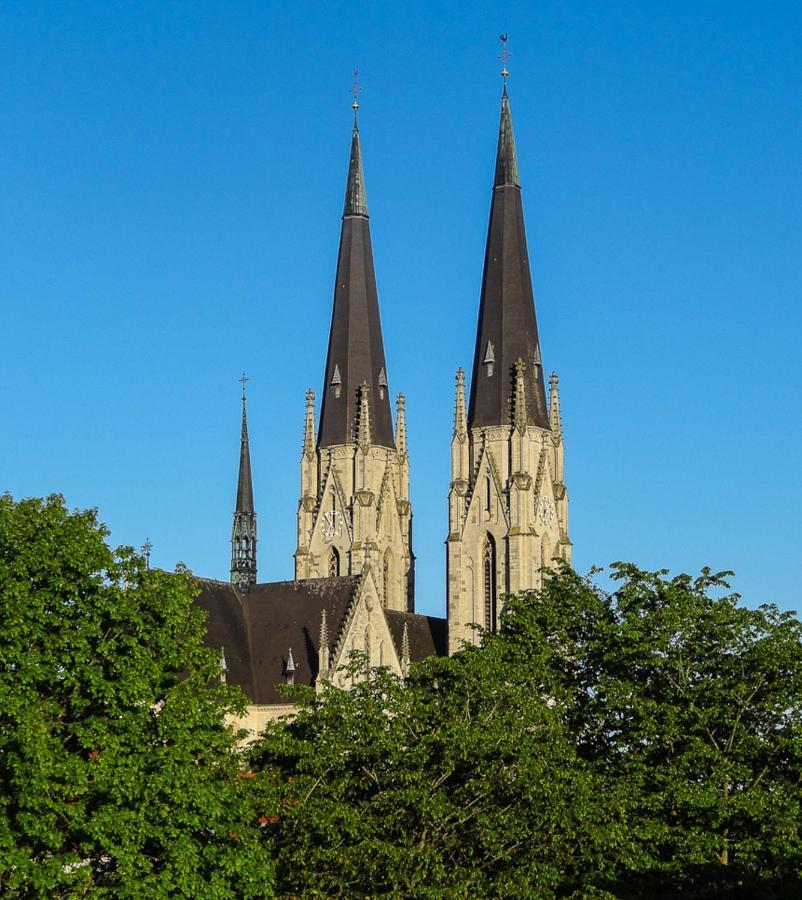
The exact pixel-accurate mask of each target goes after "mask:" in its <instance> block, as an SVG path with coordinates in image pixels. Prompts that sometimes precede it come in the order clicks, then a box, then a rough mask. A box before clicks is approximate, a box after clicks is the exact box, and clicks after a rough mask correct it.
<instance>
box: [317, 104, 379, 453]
mask: <svg viewBox="0 0 802 900" xmlns="http://www.w3.org/2000/svg"><path fill="white" fill-rule="evenodd" d="M354 105H355V109H354V131H353V136H352V138H351V158H350V162H349V164H348V182H347V184H346V188H345V208H344V210H343V219H342V230H341V232H340V252H339V256H338V258H337V278H336V282H335V285H334V309H333V311H332V316H331V331H330V332H329V350H328V357H327V359H326V376H325V381H324V383H323V401H322V406H321V410H320V429H319V431H318V446H319V447H332V446H335V445H337V444H351V443H353V442H354V440H355V439H356V433H355V425H356V420H357V414H358V412H359V391H360V387H361V385H362V384H363V383H364V382H366V383H367V384H368V387H369V391H368V395H369V398H370V399H369V403H370V423H371V432H372V433H371V439H372V443H373V444H379V445H380V446H382V447H395V443H394V441H393V420H392V415H391V413H390V391H389V387H388V384H387V374H386V373H387V364H386V362H385V360H384V344H383V341H382V329H381V320H380V317H379V298H378V294H377V292H376V275H375V272H374V270H373V250H372V247H371V242H370V222H369V220H368V206H367V195H366V193H365V178H364V175H363V173H362V153H361V150H360V146H359V128H358V127H357V122H356V108H358V106H357V104H356V102H355V104H354Z"/></svg>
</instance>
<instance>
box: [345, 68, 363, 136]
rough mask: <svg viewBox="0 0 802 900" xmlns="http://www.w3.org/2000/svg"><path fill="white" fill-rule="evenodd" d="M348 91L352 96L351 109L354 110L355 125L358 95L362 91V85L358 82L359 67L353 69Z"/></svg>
mask: <svg viewBox="0 0 802 900" xmlns="http://www.w3.org/2000/svg"><path fill="white" fill-rule="evenodd" d="M348 93H349V94H351V96H352V97H353V98H354V102H353V103H352V104H351V109H353V111H354V125H356V114H357V110H358V109H359V95H360V94H361V93H362V85H360V83H359V69H354V81H353V83H352V84H351V90H350V91H349V92H348Z"/></svg>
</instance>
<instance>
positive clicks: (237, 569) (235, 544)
mask: <svg viewBox="0 0 802 900" xmlns="http://www.w3.org/2000/svg"><path fill="white" fill-rule="evenodd" d="M248 380H249V379H248V376H247V375H246V374H245V373H244V372H243V373H242V377H241V378H240V379H239V381H240V384H242V430H241V435H240V453H239V476H238V478H237V501H236V506H235V508H234V525H233V527H232V529H231V583H232V584H235V585H237V586H238V587H239V588H241V589H247V588H248V587H250V586H251V585H252V584H255V583H256V512H255V511H254V506H253V477H252V474H251V452H250V447H249V442H248V412H247V408H246V400H247V398H246V395H245V385H246V384H247V382H248Z"/></svg>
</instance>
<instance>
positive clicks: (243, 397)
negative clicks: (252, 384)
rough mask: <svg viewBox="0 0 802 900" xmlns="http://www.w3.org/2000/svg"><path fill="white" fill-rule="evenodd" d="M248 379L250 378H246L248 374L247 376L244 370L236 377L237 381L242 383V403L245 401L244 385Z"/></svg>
mask: <svg viewBox="0 0 802 900" xmlns="http://www.w3.org/2000/svg"><path fill="white" fill-rule="evenodd" d="M250 380H251V379H250V378H248V376H247V375H246V374H245V373H244V372H243V373H242V375H240V377H239V378H238V379H237V381H238V382H239V383H240V384H241V385H242V401H243V403H244V402H245V385H246V384H247V383H248V382H249V381H250Z"/></svg>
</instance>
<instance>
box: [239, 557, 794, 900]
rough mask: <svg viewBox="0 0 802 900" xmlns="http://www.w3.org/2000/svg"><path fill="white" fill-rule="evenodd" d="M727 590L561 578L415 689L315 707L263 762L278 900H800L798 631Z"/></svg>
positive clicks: (278, 735)
mask: <svg viewBox="0 0 802 900" xmlns="http://www.w3.org/2000/svg"><path fill="white" fill-rule="evenodd" d="M727 574H728V573H721V574H713V573H711V572H709V571H703V572H702V574H701V575H700V576H699V577H698V578H690V577H689V576H686V575H681V576H678V577H674V578H670V577H668V575H667V573H666V572H643V571H641V570H639V569H638V568H636V567H635V566H632V565H628V564H616V565H614V566H613V577H614V578H615V579H616V581H617V584H616V588H615V590H613V591H612V592H605V591H603V590H601V589H600V588H599V587H598V586H596V585H594V584H593V582H592V581H591V580H590V579H587V578H582V577H580V576H579V575H577V574H576V573H575V572H573V571H572V570H570V569H569V568H567V567H562V568H560V569H558V570H557V571H555V572H553V573H551V575H550V576H549V577H548V578H547V579H546V583H545V586H544V588H543V589H542V590H539V591H527V592H524V593H522V594H519V595H517V596H513V597H508V598H507V599H506V610H505V613H504V616H503V620H502V625H501V628H500V631H499V633H498V634H490V633H485V634H483V635H482V638H481V642H480V644H479V645H478V646H476V647H470V646H466V647H465V648H464V649H463V651H462V652H461V653H459V654H457V655H455V656H454V657H452V658H449V659H430V660H427V661H426V662H425V663H423V664H421V665H419V666H417V667H415V668H414V669H413V673H412V676H411V677H410V679H409V680H408V681H407V683H406V684H402V683H401V682H400V681H399V680H398V679H396V678H394V677H393V676H391V675H389V673H387V672H374V673H373V674H372V675H371V677H370V678H369V679H367V680H363V681H362V682H361V683H357V684H356V685H355V686H354V687H353V688H352V689H351V690H350V691H348V692H344V691H340V690H337V689H335V688H328V689H327V690H326V691H325V692H324V693H323V695H322V697H319V698H315V697H314V696H313V695H312V694H311V693H307V695H306V698H305V701H304V700H303V698H302V702H305V705H304V706H303V708H302V709H301V711H300V713H299V714H298V716H297V717H296V718H295V719H294V720H293V721H292V722H290V723H288V724H276V725H273V726H271V727H270V728H269V729H268V731H267V733H266V735H265V737H264V740H263V741H262V742H261V743H260V744H259V745H258V747H257V748H256V749H255V756H254V765H255V769H256V770H257V771H258V772H259V773H260V775H259V778H260V784H261V785H263V787H264V788H265V789H266V790H268V791H272V792H276V793H277V794H278V795H279V796H280V798H281V799H280V802H279V804H278V806H277V807H276V808H275V811H274V813H273V815H272V816H271V824H270V828H269V829H268V830H269V833H270V840H271V841H272V842H273V852H274V853H275V855H276V858H277V863H278V877H279V890H280V892H282V893H287V894H290V895H303V896H360V895H373V896H383V895H394V896H421V897H423V896H499V897H503V896H522V894H523V895H529V896H538V897H549V896H571V895H575V896H583V897H584V896H612V897H639V896H649V897H659V896H665V897H673V896H677V895H682V896H688V897H700V898H701V897H710V896H724V895H726V896H743V897H760V896H763V897H773V896H777V897H780V896H787V893H788V891H789V890H791V889H793V890H797V891H798V890H799V889H800V885H802V881H800V876H802V830H801V829H802V806H801V804H802V789H801V776H802V741H800V738H801V737H802V732H800V724H802V631H801V630H800V624H799V622H798V621H797V619H796V618H795V617H794V616H793V614H791V613H781V612H779V611H778V610H777V609H776V608H775V607H772V606H764V607H761V608H760V609H757V610H754V609H748V608H745V607H742V606H740V605H739V604H738V598H737V596H735V595H730V594H726V593H724V591H725V590H726V589H727V583H726V580H725V578H726V575H727ZM361 665H364V660H362V661H360V660H359V659H355V660H354V662H353V666H354V669H355V671H354V673H353V674H354V675H355V677H356V680H357V682H358V676H359V674H360V673H359V667H360V666H361ZM361 674H362V675H363V676H364V675H365V674H366V673H364V671H363V672H362V673H361Z"/></svg>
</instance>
